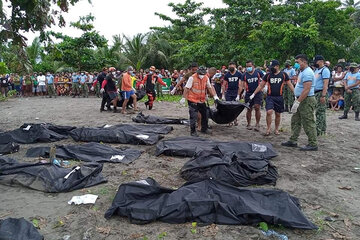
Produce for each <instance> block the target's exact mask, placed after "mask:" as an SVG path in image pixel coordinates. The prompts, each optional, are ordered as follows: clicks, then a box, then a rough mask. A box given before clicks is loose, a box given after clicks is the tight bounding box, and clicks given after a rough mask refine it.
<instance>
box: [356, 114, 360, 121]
mask: <svg viewBox="0 0 360 240" xmlns="http://www.w3.org/2000/svg"><path fill="white" fill-rule="evenodd" d="M355 121H360V118H359V112H355Z"/></svg>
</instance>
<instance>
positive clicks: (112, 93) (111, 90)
mask: <svg viewBox="0 0 360 240" xmlns="http://www.w3.org/2000/svg"><path fill="white" fill-rule="evenodd" d="M115 72H116V69H115V68H114V67H110V68H109V73H108V75H106V77H105V79H104V81H103V82H102V84H101V89H100V92H101V93H104V92H106V93H107V95H108V96H109V98H110V101H111V103H112V104H113V106H114V113H116V112H117V109H116V107H117V102H118V100H119V95H118V92H117V88H116V83H115V81H114V80H113V77H114V75H115Z"/></svg>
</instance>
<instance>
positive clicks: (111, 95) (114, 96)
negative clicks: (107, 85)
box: [107, 92, 118, 100]
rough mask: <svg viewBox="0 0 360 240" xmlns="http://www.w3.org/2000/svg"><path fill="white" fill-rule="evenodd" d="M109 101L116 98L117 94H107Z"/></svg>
mask: <svg viewBox="0 0 360 240" xmlns="http://www.w3.org/2000/svg"><path fill="white" fill-rule="evenodd" d="M107 94H108V95H109V97H110V99H111V100H113V99H115V98H116V97H117V96H118V93H117V92H108V93H107Z"/></svg>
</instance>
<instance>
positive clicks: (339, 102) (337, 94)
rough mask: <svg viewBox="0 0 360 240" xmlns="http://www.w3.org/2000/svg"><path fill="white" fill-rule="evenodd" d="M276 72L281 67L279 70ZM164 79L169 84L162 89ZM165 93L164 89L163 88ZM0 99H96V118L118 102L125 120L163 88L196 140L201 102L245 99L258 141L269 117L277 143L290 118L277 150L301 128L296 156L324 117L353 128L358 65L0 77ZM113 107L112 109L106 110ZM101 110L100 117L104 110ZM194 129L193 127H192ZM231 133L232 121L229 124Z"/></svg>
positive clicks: (299, 60)
mask: <svg viewBox="0 0 360 240" xmlns="http://www.w3.org/2000/svg"><path fill="white" fill-rule="evenodd" d="M281 66H283V67H281ZM164 79H167V80H169V81H168V84H167V83H166V82H165V81H164ZM168 85H169V86H168ZM0 86H1V93H2V95H3V96H4V97H6V96H7V94H8V92H9V91H10V90H15V91H16V95H17V96H19V97H32V96H42V97H43V98H44V97H45V96H47V97H48V98H52V97H55V98H56V97H57V96H72V97H73V98H75V97H81V96H82V97H84V98H88V97H89V92H90V91H91V92H93V93H94V95H95V96H97V97H99V98H100V97H101V98H102V102H101V106H100V111H101V112H103V111H108V110H111V109H112V110H113V111H114V112H117V107H118V103H119V101H120V99H123V100H124V101H123V102H122V105H121V106H119V107H122V110H121V113H124V114H125V113H126V109H127V108H129V106H128V103H129V101H131V104H132V106H133V109H134V110H135V111H138V106H137V105H138V104H137V101H136V99H137V95H136V93H137V92H138V91H140V90H141V89H143V91H145V92H146V95H147V99H148V101H146V102H145V106H146V108H148V109H149V110H151V109H152V108H153V105H154V101H155V99H156V97H157V96H163V92H162V87H167V88H168V90H169V93H170V94H171V95H183V98H182V99H181V100H180V103H181V104H184V103H185V101H186V100H187V102H188V106H189V115H190V126H191V127H190V129H191V135H193V136H197V133H196V130H197V129H196V125H197V126H198V129H199V130H200V131H201V132H203V133H205V134H206V133H209V130H208V123H207V121H208V119H207V114H206V100H207V96H208V95H210V96H212V97H213V98H214V99H215V100H219V99H222V100H223V101H239V100H241V99H244V101H245V103H248V104H249V109H248V110H247V112H246V120H247V126H246V128H247V129H248V130H255V131H260V119H261V109H262V108H263V107H264V103H265V109H266V123H267V128H266V132H265V136H269V135H270V134H271V124H272V115H273V113H275V131H274V134H275V135H278V134H280V132H279V126H280V119H281V118H280V116H281V113H283V112H289V113H290V114H293V115H292V119H291V130H292V136H291V138H290V140H289V141H288V142H285V143H283V145H284V146H288V147H297V139H298V137H299V134H300V130H301V128H304V131H305V133H306V135H307V136H308V139H309V142H308V145H307V146H305V147H303V148H301V150H305V151H308V150H317V148H318V147H317V136H320V135H323V134H326V130H327V128H326V127H327V126H326V110H327V109H328V108H330V109H331V110H332V111H339V110H340V109H342V108H343V109H344V113H343V115H342V116H340V117H339V119H347V118H348V113H349V112H350V111H354V113H355V120H356V121H360V118H359V111H360V90H359V86H360V72H359V65H358V64H357V63H345V61H343V60H339V62H338V63H337V64H336V65H335V66H333V69H331V64H330V62H329V61H325V58H324V57H323V56H321V55H317V56H315V57H314V58H313V60H312V61H310V60H309V59H308V57H307V56H306V55H303V54H300V55H298V56H296V57H295V61H294V63H293V62H292V61H291V60H287V61H285V63H284V65H282V64H281V63H280V62H279V61H277V60H272V61H271V62H270V64H267V62H266V61H265V63H264V66H258V67H256V65H255V63H254V62H253V61H252V60H248V61H246V63H245V66H244V67H242V66H241V65H239V66H237V64H236V63H235V62H230V63H229V64H228V66H227V67H226V66H222V67H221V68H220V69H216V68H214V67H212V68H209V69H207V68H205V67H203V66H200V67H199V66H198V65H197V63H195V62H194V63H192V64H191V65H190V66H189V68H188V69H182V70H174V71H173V72H172V73H170V71H168V70H166V69H161V70H159V69H156V68H155V67H154V66H151V67H150V68H149V69H145V70H143V69H140V70H138V71H137V70H136V69H134V68H133V67H128V68H127V69H126V71H124V72H121V71H119V70H116V69H115V68H113V67H111V68H103V70H102V71H101V72H100V73H97V72H86V71H81V72H73V73H66V72H64V73H55V74H52V73H49V72H48V73H46V74H43V73H42V72H40V73H34V74H28V75H23V76H20V75H19V74H16V73H13V74H6V75H0ZM111 105H112V107H111ZM105 107H106V109H105ZM253 112H255V125H254V126H253V125H252V122H251V119H252V113H253ZM196 123H197V124H196ZM232 124H234V125H237V124H238V123H237V121H235V122H234V123H232Z"/></svg>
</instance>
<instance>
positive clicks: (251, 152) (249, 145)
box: [155, 137, 277, 160]
mask: <svg viewBox="0 0 360 240" xmlns="http://www.w3.org/2000/svg"><path fill="white" fill-rule="evenodd" d="M214 148H217V149H218V150H220V151H221V152H222V153H223V154H226V153H227V152H230V153H234V152H235V153H236V154H237V156H238V158H240V159H242V160H246V159H250V160H253V159H271V158H274V157H276V156H277V153H276V151H275V150H274V148H273V147H272V145H271V144H270V143H253V142H220V141H213V140H210V139H204V138H197V137H177V138H173V139H168V140H164V141H161V142H159V143H158V144H157V146H156V153H155V154H156V155H157V156H159V155H161V154H164V155H167V156H180V157H193V156H194V155H195V153H197V152H200V151H212V150H213V149H214Z"/></svg>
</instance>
